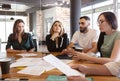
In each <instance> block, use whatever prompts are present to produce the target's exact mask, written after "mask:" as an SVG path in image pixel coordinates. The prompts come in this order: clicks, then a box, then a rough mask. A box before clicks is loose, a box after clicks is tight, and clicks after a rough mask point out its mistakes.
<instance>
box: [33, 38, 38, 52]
mask: <svg viewBox="0 0 120 81" xmlns="http://www.w3.org/2000/svg"><path fill="white" fill-rule="evenodd" d="M33 42H34V45H35V52H36V51H38V44H37V39H33Z"/></svg>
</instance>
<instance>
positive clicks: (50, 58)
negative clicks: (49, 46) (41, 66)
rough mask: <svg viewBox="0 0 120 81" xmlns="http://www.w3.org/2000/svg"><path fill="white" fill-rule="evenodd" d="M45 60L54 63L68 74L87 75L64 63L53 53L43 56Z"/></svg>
mask: <svg viewBox="0 0 120 81" xmlns="http://www.w3.org/2000/svg"><path fill="white" fill-rule="evenodd" d="M43 59H44V60H45V61H47V62H48V63H50V64H52V65H53V66H54V67H56V68H57V69H59V70H60V71H62V72H63V73H64V74H66V75H67V76H85V75H84V74H82V73H80V72H78V71H77V70H75V69H72V68H71V67H70V66H68V65H67V64H65V63H63V62H62V61H61V60H59V59H58V58H56V57H55V56H53V55H52V54H50V55H47V56H45V57H43Z"/></svg>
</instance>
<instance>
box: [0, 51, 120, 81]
mask: <svg viewBox="0 0 120 81" xmlns="http://www.w3.org/2000/svg"><path fill="white" fill-rule="evenodd" d="M34 53H35V54H37V56H34V57H36V58H39V57H42V56H44V55H46V53H41V52H34ZM16 54H18V53H7V56H8V57H11V58H14V59H19V58H21V56H18V55H16ZM52 54H53V55H55V56H56V55H58V54H59V53H57V52H54V53H52ZM78 63H81V64H84V65H91V66H95V65H97V64H92V63H88V62H83V61H81V62H75V61H73V62H72V63H71V64H78ZM19 70H20V69H18V68H11V69H10V73H9V74H3V75H0V78H9V79H34V80H36V81H39V80H40V81H45V79H46V78H47V77H48V76H49V75H61V74H63V73H62V72H60V71H59V70H58V69H53V70H50V71H48V72H44V73H43V74H42V75H40V76H33V75H27V74H19V73H17V72H18V71H19ZM86 77H92V78H93V80H94V81H120V79H119V78H117V77H115V76H92V75H87V76H86Z"/></svg>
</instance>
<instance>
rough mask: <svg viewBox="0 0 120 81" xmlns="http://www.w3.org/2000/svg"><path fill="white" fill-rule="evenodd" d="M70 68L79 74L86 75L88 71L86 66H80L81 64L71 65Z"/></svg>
mask: <svg viewBox="0 0 120 81" xmlns="http://www.w3.org/2000/svg"><path fill="white" fill-rule="evenodd" d="M71 68H73V69H76V70H78V71H80V72H81V73H84V74H87V73H88V72H87V71H88V69H89V67H88V66H85V65H82V64H74V65H71Z"/></svg>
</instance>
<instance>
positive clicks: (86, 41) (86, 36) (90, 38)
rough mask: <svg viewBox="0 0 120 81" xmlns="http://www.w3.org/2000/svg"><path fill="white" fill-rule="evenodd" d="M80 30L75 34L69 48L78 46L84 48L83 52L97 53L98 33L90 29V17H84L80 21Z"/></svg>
mask: <svg viewBox="0 0 120 81" xmlns="http://www.w3.org/2000/svg"><path fill="white" fill-rule="evenodd" d="M79 26H80V30H79V31H76V32H75V33H74V34H73V37H72V40H71V42H70V44H69V45H68V47H75V46H74V45H75V44H78V45H79V46H80V48H82V52H85V53H88V52H90V53H91V52H92V53H93V52H94V53H95V52H96V49H97V40H98V33H97V31H96V30H95V29H91V28H89V26H90V18H89V17H88V16H82V17H80V20H79Z"/></svg>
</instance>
